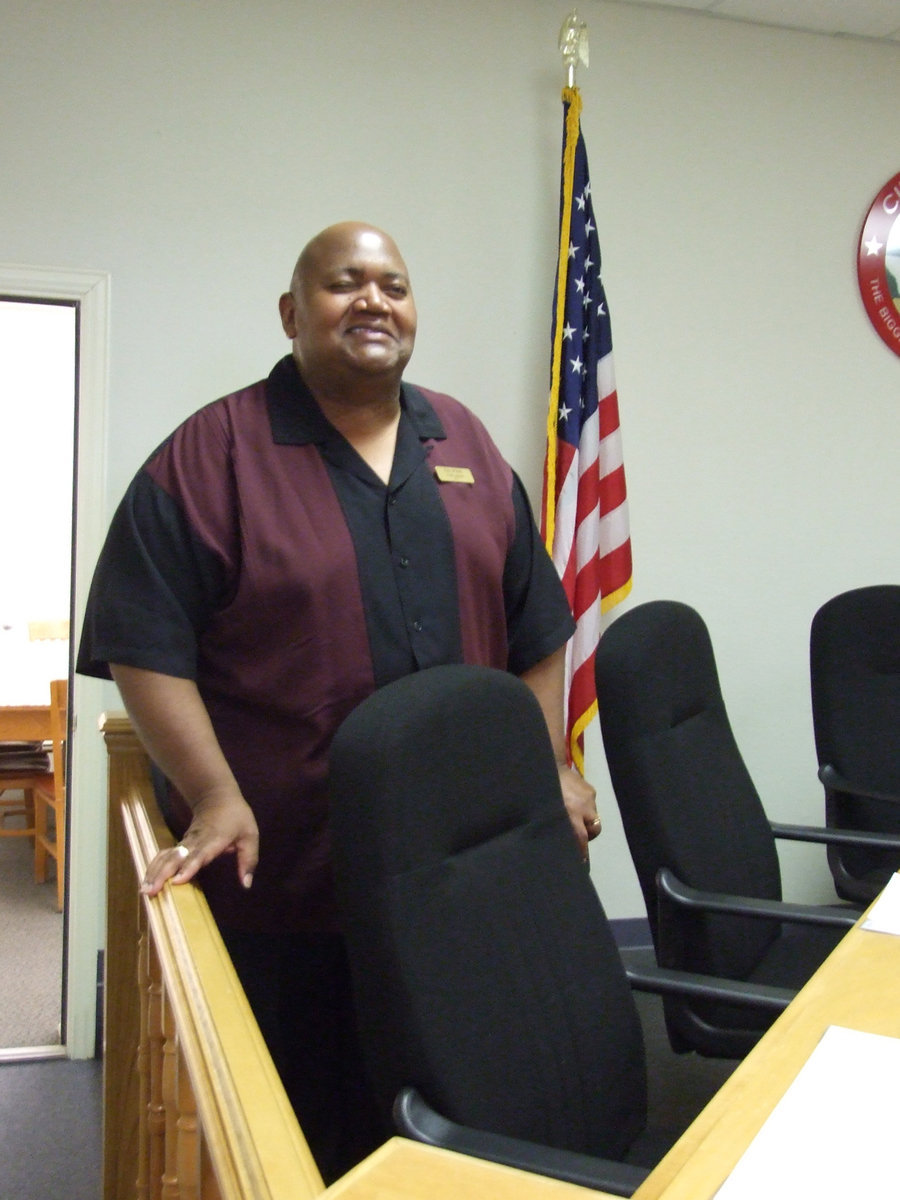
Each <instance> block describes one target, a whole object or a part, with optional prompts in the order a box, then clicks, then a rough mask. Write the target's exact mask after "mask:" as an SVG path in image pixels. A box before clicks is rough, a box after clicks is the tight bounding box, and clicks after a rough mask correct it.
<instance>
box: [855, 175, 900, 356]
mask: <svg viewBox="0 0 900 1200" xmlns="http://www.w3.org/2000/svg"><path fill="white" fill-rule="evenodd" d="M856 271H857V276H858V278H859V294H860V295H861V296H862V302H863V305H864V306H865V310H866V312H867V313H868V314H869V320H870V321H871V322H872V325H873V327H874V329H875V332H876V333H877V334H878V336H879V337H880V338H881V340H882V341H883V342H884V344H885V345H886V346H890V348H891V349H892V350H893V352H894V353H895V354H900V174H898V175H895V176H894V178H893V179H890V180H888V182H887V183H886V184H885V185H884V187H883V188H882V189H881V191H880V192H879V193H878V195H877V196H876V197H875V199H874V200H873V201H872V206H871V208H870V209H869V211H868V213H867V214H866V219H865V221H864V222H863V227H862V233H861V234H860V235H859V251H858V253H857V259H856Z"/></svg>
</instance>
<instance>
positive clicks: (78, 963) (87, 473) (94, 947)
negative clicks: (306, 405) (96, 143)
mask: <svg viewBox="0 0 900 1200" xmlns="http://www.w3.org/2000/svg"><path fill="white" fill-rule="evenodd" d="M0 296H4V297H8V298H10V299H19V300H29V299H30V300H56V301H63V302H70V303H74V304H76V305H77V307H78V340H77V345H78V360H77V362H78V410H77V411H78V425H77V429H76V444H75V455H76V459H75V513H74V520H75V525H74V528H75V561H74V571H73V585H74V613H73V616H74V623H73V627H72V642H71V645H72V646H73V647H74V646H76V645H77V638H78V633H79V631H80V629H81V623H82V619H83V616H84V606H85V601H86V599H87V593H88V589H89V587H90V582H91V575H92V573H93V569H94V564H95V562H96V561H97V555H98V554H99V552H100V547H101V546H102V544H103V539H104V536H105V533H106V526H107V524H108V522H107V514H106V419H107V404H108V394H109V298H110V277H109V275H108V274H107V273H106V272H104V271H81V270H68V269H58V268H55V267H32V266H18V265H14V264H5V263H0ZM107 696H108V692H107V690H106V688H105V686H104V684H103V683H102V682H101V681H100V680H94V679H85V678H81V677H79V678H78V680H77V681H76V683H75V688H74V694H73V700H74V703H73V713H74V727H73V733H72V755H71V765H70V772H71V773H70V792H69V794H70V797H71V801H70V805H69V811H70V821H69V848H68V853H69V881H68V883H69V886H68V896H67V903H66V909H67V915H66V948H67V965H68V969H67V979H66V995H65V1013H66V1021H65V1029H64V1030H63V1031H62V1035H63V1036H62V1040H63V1042H64V1043H65V1047H66V1053H67V1055H68V1056H69V1057H70V1058H89V1057H91V1055H93V1054H94V1048H95V1040H96V1039H95V1029H96V1013H97V953H98V950H100V949H101V948H102V947H103V945H104V942H105V925H106V917H105V909H106V903H105V902H106V884H105V881H106V761H105V753H104V748H103V745H102V741H101V739H100V737H99V734H98V729H97V724H98V720H99V718H100V714H101V713H102V711H103V709H104V707H105V706H106V704H105V701H106V698H107ZM97 1050H98V1051H99V1047H97Z"/></svg>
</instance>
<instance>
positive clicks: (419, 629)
mask: <svg viewBox="0 0 900 1200" xmlns="http://www.w3.org/2000/svg"><path fill="white" fill-rule="evenodd" d="M412 627H413V629H414V630H415V631H416V633H421V632H422V622H421V621H413V623H412Z"/></svg>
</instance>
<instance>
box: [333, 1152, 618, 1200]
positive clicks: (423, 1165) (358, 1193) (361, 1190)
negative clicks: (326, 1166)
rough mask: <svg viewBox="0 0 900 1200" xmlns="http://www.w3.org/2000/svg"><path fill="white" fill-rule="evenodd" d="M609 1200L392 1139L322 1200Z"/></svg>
mask: <svg viewBox="0 0 900 1200" xmlns="http://www.w3.org/2000/svg"><path fill="white" fill-rule="evenodd" d="M604 1198H606V1200H613V1198H612V1197H611V1196H609V1194H608V1193H607V1192H595V1191H594V1190H593V1189H592V1188H583V1187H577V1186H576V1185H575V1184H574V1183H562V1182H561V1181H560V1180H558V1179H548V1178H547V1177H546V1176H544V1175H533V1174H531V1173H530V1172H528V1171H519V1170H516V1169H515V1168H513V1167H503V1166H500V1165H499V1164H498V1163H491V1162H486V1161H485V1160H484V1159H482V1158H472V1157H470V1156H469V1155H467V1154H456V1153H455V1152H454V1151H452V1150H439V1149H437V1148H436V1147H435V1146H423V1145H422V1144H421V1143H420V1142H411V1141H407V1140H406V1139H405V1138H391V1140H390V1141H389V1142H385V1144H384V1145H383V1146H380V1147H379V1148H378V1149H377V1150H376V1151H375V1153H374V1154H371V1155H369V1157H368V1158H367V1159H366V1160H365V1162H362V1163H360V1164H359V1166H358V1167H354V1168H353V1170H352V1171H349V1172H348V1173H347V1174H346V1175H345V1176H344V1177H343V1178H342V1179H339V1180H338V1181H337V1183H333V1184H332V1185H331V1187H330V1188H328V1190H327V1191H326V1192H325V1193H324V1195H323V1196H322V1200H604Z"/></svg>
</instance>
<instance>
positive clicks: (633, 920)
mask: <svg viewBox="0 0 900 1200" xmlns="http://www.w3.org/2000/svg"><path fill="white" fill-rule="evenodd" d="M610 925H611V926H612V932H613V937H614V938H615V940H616V945H617V946H618V947H619V949H620V950H636V949H644V948H649V947H651V946H652V945H653V941H652V939H651V937H650V922H649V921H648V920H647V918H646V917H620V918H619V919H618V920H615V921H610Z"/></svg>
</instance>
